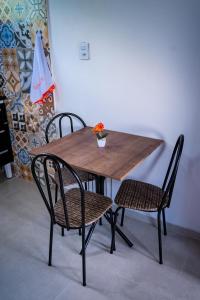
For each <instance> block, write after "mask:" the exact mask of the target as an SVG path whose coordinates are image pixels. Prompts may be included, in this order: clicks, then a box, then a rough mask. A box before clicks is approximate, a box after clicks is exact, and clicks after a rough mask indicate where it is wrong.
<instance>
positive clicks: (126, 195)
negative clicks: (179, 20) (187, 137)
mask: <svg viewBox="0 0 200 300" xmlns="http://www.w3.org/2000/svg"><path fill="white" fill-rule="evenodd" d="M183 144H184V136H183V135H180V136H179V137H178V139H177V142H176V145H175V147H174V150H173V153H172V156H171V159H170V163H169V166H168V169H167V173H166V176H165V179H164V182H163V185H162V188H160V187H158V186H155V185H152V184H150V183H145V182H141V181H136V180H131V179H127V180H124V181H123V182H122V184H121V186H120V188H119V191H118V192H117V195H116V197H115V203H116V204H117V206H118V207H117V209H116V211H115V213H114V225H113V226H114V230H113V231H114V236H113V241H112V245H111V252H112V251H113V250H115V225H116V222H117V216H118V212H119V210H120V209H122V216H121V226H123V221H124V212H125V209H126V208H128V209H133V210H139V211H147V212H157V224H158V245H159V263H160V264H162V263H163V259H162V238H161V213H162V217H163V229H164V235H167V228H166V221H165V208H169V207H170V202H171V198H172V194H173V189H174V185H175V181H176V175H177V172H178V167H179V162H180V158H181V154H182V150H183Z"/></svg>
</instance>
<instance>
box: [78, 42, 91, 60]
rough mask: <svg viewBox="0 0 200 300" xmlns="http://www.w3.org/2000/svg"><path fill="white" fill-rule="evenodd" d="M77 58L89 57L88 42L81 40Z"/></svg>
mask: <svg viewBox="0 0 200 300" xmlns="http://www.w3.org/2000/svg"><path fill="white" fill-rule="evenodd" d="M79 58H80V59H89V43H88V42H81V43H80V46H79Z"/></svg>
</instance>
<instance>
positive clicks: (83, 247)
mask: <svg viewBox="0 0 200 300" xmlns="http://www.w3.org/2000/svg"><path fill="white" fill-rule="evenodd" d="M82 276H83V286H86V261H85V226H83V227H82Z"/></svg>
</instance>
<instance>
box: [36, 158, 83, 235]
mask: <svg viewBox="0 0 200 300" xmlns="http://www.w3.org/2000/svg"><path fill="white" fill-rule="evenodd" d="M63 168H65V169H66V171H68V172H70V174H71V176H73V177H74V178H75V182H76V183H77V186H78V188H79V190H80V201H81V203H80V204H81V205H80V209H81V211H80V215H81V218H82V225H84V223H85V204H84V188H83V185H82V183H81V180H80V178H79V176H78V175H77V174H76V172H75V171H74V170H73V169H72V167H71V166H70V165H69V164H67V163H66V162H65V161H63V160H62V159H61V158H59V157H57V156H55V155H52V154H39V155H37V156H35V157H34V158H33V160H32V164H31V170H32V174H33V178H34V180H35V182H36V185H37V187H38V189H39V191H40V194H41V196H42V199H43V201H44V203H45V205H46V208H47V210H48V212H49V214H50V217H51V220H52V222H53V223H56V220H55V213H54V205H55V203H54V200H53V199H54V193H55V191H54V190H53V188H52V187H53V186H55V185H53V184H52V182H53V181H52V177H53V175H52V174H55V172H57V174H58V181H57V186H58V191H59V194H60V197H61V198H60V199H61V201H62V204H63V209H64V215H65V226H66V228H67V229H68V230H69V229H70V225H69V215H68V209H67V206H68V205H66V202H67V201H68V199H66V195H65V191H64V184H63V173H64V172H62V171H63ZM39 173H42V174H43V180H41V177H40V176H39ZM68 203H69V202H68Z"/></svg>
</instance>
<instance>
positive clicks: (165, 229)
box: [162, 208, 167, 235]
mask: <svg viewBox="0 0 200 300" xmlns="http://www.w3.org/2000/svg"><path fill="white" fill-rule="evenodd" d="M162 217H163V230H164V235H167V226H166V219H165V209H164V208H163V209H162Z"/></svg>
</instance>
